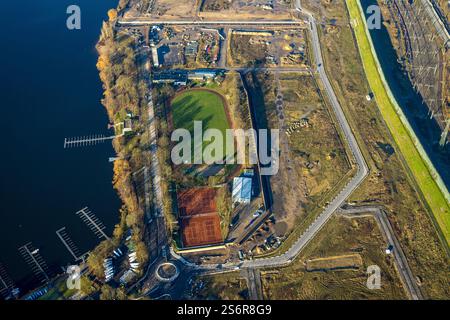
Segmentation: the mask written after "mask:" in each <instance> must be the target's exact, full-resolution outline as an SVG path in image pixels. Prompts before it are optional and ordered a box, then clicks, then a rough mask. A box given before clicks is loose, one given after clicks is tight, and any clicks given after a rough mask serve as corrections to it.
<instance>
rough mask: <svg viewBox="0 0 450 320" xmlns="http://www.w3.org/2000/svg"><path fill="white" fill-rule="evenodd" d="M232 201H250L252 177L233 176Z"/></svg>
mask: <svg viewBox="0 0 450 320" xmlns="http://www.w3.org/2000/svg"><path fill="white" fill-rule="evenodd" d="M231 197H232V199H233V203H236V202H237V203H250V201H251V200H252V178H250V177H235V178H234V179H233V192H232V193H231Z"/></svg>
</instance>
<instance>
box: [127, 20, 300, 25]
mask: <svg viewBox="0 0 450 320" xmlns="http://www.w3.org/2000/svg"><path fill="white" fill-rule="evenodd" d="M118 24H119V25H123V26H148V25H161V24H163V25H190V26H192V25H223V26H227V25H237V26H245V25H261V26H298V25H303V24H304V21H302V20H248V21H243V20H158V19H147V18H141V19H138V18H136V19H121V20H119V21H118Z"/></svg>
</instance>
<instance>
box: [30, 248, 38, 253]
mask: <svg viewBox="0 0 450 320" xmlns="http://www.w3.org/2000/svg"><path fill="white" fill-rule="evenodd" d="M38 252H39V249H36V250H34V251H31V254H37V253H38Z"/></svg>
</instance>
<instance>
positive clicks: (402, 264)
mask: <svg viewBox="0 0 450 320" xmlns="http://www.w3.org/2000/svg"><path fill="white" fill-rule="evenodd" d="M339 213H340V214H343V215H345V216H346V217H349V218H355V217H356V218H360V217H364V216H372V217H374V218H375V220H376V221H377V223H378V225H379V227H380V229H381V232H382V234H383V237H384V238H385V240H386V241H387V243H388V244H390V245H392V246H393V247H394V250H393V256H394V261H395V264H396V266H397V270H398V272H399V274H400V278H401V280H402V282H403V285H404V287H405V289H406V291H407V292H408V294H409V296H410V297H411V298H412V299H413V300H422V299H423V296H422V293H421V292H420V289H419V287H418V286H417V282H416V280H415V278H414V275H413V273H412V271H411V268H410V267H409V264H408V260H407V259H406V256H405V254H404V252H403V250H402V247H401V245H400V242H399V241H398V239H397V237H396V236H395V233H394V231H393V229H392V226H391V223H390V222H389V219H388V217H387V215H386V212H384V211H383V209H382V208H380V207H372V206H371V207H367V206H364V207H353V208H346V209H340V210H339Z"/></svg>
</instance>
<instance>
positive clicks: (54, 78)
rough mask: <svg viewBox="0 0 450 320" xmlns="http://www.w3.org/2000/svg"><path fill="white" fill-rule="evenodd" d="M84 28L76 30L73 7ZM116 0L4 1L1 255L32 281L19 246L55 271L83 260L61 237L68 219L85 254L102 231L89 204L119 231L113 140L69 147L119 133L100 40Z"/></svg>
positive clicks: (12, 270) (23, 282) (25, 281)
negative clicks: (107, 102) (72, 140)
mask: <svg viewBox="0 0 450 320" xmlns="http://www.w3.org/2000/svg"><path fill="white" fill-rule="evenodd" d="M73 4H75V5H78V6H79V7H80V8H81V30H68V29H67V27H66V19H67V17H68V14H67V13H66V10H67V7H68V6H69V5H73ZM116 5H117V1H116V0H96V1H92V0H70V1H68V0H57V1H56V0H41V1H35V0H24V1H4V2H3V3H2V19H0V21H1V22H0V24H1V28H0V30H1V31H0V33H1V41H2V49H1V51H0V57H1V61H2V70H1V78H0V79H1V80H0V81H1V86H0V94H1V104H2V108H1V111H2V122H1V123H2V124H1V131H2V141H3V142H2V144H1V147H2V151H1V157H0V164H1V166H0V167H1V170H0V183H1V189H0V190H1V192H0V197H1V208H0V219H1V223H0V263H2V264H3V265H4V267H5V269H6V270H7V272H8V273H9V274H10V275H11V277H12V278H13V280H14V281H15V282H16V284H18V285H20V286H21V287H22V288H24V287H28V286H30V285H34V284H35V283H36V282H35V277H34V276H33V274H32V272H31V269H30V268H29V266H28V265H27V264H26V263H25V261H24V260H23V259H22V257H21V255H20V254H19V251H18V248H19V247H20V246H22V245H24V244H25V243H27V242H30V241H31V242H32V243H33V245H34V246H35V247H36V248H39V249H40V254H41V256H42V257H43V258H44V260H45V261H46V262H47V264H48V265H49V266H50V268H51V269H53V270H59V271H60V270H61V266H63V265H66V264H68V263H71V262H73V258H72V256H71V255H70V254H69V252H68V251H67V250H66V248H65V247H64V246H63V244H62V242H61V241H60V240H59V238H58V237H57V235H56V233H55V232H56V230H58V229H59V228H61V227H66V229H67V233H68V234H69V235H70V236H71V238H72V239H73V241H74V243H75V244H76V245H77V246H78V248H79V250H80V252H81V253H83V252H86V251H88V250H89V249H91V248H93V247H94V246H95V245H96V244H97V243H98V242H99V239H98V238H96V237H95V236H94V234H93V233H92V231H91V230H90V229H89V228H88V227H87V226H86V225H85V224H84V223H83V222H82V221H81V220H80V218H79V217H77V216H76V215H75V212H76V211H78V210H79V209H81V208H83V207H85V206H88V207H89V208H90V209H91V210H92V211H93V212H94V213H95V215H96V216H97V217H98V218H99V219H100V220H101V221H102V222H103V223H104V224H105V226H106V231H107V233H109V234H111V232H112V229H113V226H114V224H115V223H117V221H118V208H119V206H120V201H119V199H118V196H117V194H116V192H115V191H114V190H113V187H112V183H111V181H112V174H113V172H112V164H110V163H109V162H108V157H110V156H113V155H114V152H113V149H112V146H111V143H110V142H109V143H104V144H101V145H98V146H91V147H84V148H73V149H64V148H63V144H64V138H65V137H73V136H82V135H88V134H110V131H108V129H107V123H108V118H107V114H106V111H105V110H104V108H103V106H102V105H101V103H100V100H101V98H102V86H101V82H100V79H99V76H98V72H97V70H96V66H95V65H96V60H97V53H96V51H95V43H96V41H97V39H98V36H99V34H100V28H101V24H102V20H104V19H106V18H107V10H108V9H110V8H113V7H115V6H116Z"/></svg>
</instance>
